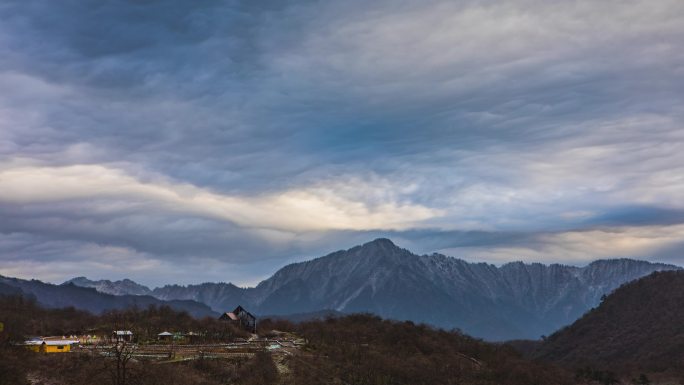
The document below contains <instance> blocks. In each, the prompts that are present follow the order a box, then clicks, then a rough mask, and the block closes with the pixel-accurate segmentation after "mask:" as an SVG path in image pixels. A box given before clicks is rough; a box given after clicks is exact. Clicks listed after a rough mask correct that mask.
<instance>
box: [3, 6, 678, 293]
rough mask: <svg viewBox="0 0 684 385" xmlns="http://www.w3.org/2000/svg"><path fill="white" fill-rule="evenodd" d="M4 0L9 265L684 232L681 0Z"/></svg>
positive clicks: (672, 243)
mask: <svg viewBox="0 0 684 385" xmlns="http://www.w3.org/2000/svg"><path fill="white" fill-rule="evenodd" d="M371 3H372V4H369V3H368V2H362V1H355V0H352V1H344V2H310V1H273V2H268V1H257V2H254V1H211V0H205V1H174V2H169V1H153V0H150V1H132V0H131V1H114V0H110V1H103V0H92V1H90V0H85V1H84V0H70V1H60V2H55V1H51V0H43V1H39V0H37V1H30V2H27V1H22V0H14V1H12V0H9V1H4V2H3V3H2V4H1V5H0V89H1V90H3V92H0V218H1V220H0V262H1V263H0V274H6V275H14V276H23V277H38V278H44V279H48V280H53V281H59V280H62V279H64V278H68V277H71V276H74V275H84V274H85V275H88V276H91V277H93V278H101V277H102V278H121V277H131V278H137V279H139V280H141V281H143V282H145V283H149V284H159V283H164V282H168V281H179V282H198V281H205V280H226V281H229V280H231V281H234V282H236V283H242V284H247V283H253V282H255V281H257V280H258V279H259V278H260V277H263V276H264V275H266V274H268V273H270V272H272V271H274V270H275V269H277V268H278V267H280V266H281V265H282V264H284V263H286V262H289V261H293V260H298V259H303V258H307V257H311V256H316V255H320V254H322V253H325V252H328V251H331V250H335V249H339V248H343V247H348V246H352V245H354V244H357V243H361V242H364V241H367V240H369V239H370V238H373V237H376V236H389V237H391V238H393V239H394V240H395V241H397V242H398V243H399V244H400V245H402V246H405V247H408V248H411V249H413V250H414V251H417V252H433V251H443V252H447V253H448V254H451V255H455V256H459V257H464V258H467V259H475V260H485V261H492V262H500V261H506V260H519V259H523V260H539V261H544V262H553V261H559V262H565V263H583V262H584V261H587V260H590V259H594V258H598V257H610V256H634V257H642V258H652V259H658V260H664V261H668V262H675V263H681V260H680V259H679V258H680V257H681V255H682V250H684V203H682V201H681V196H683V194H684V155H683V154H684V151H683V150H684V127H682V122H683V121H684V119H683V118H684V3H682V2H681V1H679V0H671V1H668V0H655V1H645V0H644V1H636V0H635V1H628V2H625V1H617V0H616V1H601V2H595V1H576V2H565V1H551V2H549V1H534V0H529V1H526V0H520V1H507V2H502V1H487V0H483V1H460V2H453V1H441V0H434V1H431V0H429V1H408V2H402V3H397V2H389V1H376V2H371Z"/></svg>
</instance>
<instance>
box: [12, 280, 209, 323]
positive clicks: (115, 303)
mask: <svg viewBox="0 0 684 385" xmlns="http://www.w3.org/2000/svg"><path fill="white" fill-rule="evenodd" d="M0 295H12V296H14V295H21V296H25V297H29V298H32V299H35V300H36V301H37V302H38V304H40V305H41V306H44V307H46V308H63V307H74V308H77V309H82V310H88V311H90V312H92V313H95V314H100V313H102V312H104V311H107V310H114V309H126V308H130V307H133V306H137V307H139V308H146V307H148V306H150V305H155V306H162V305H166V306H169V307H171V308H173V309H175V310H177V311H186V312H188V313H189V314H191V315H193V316H194V317H198V318H200V317H215V316H217V315H218V314H217V313H216V312H214V311H212V310H211V309H210V308H209V307H208V306H207V305H205V304H202V303H199V302H196V301H189V300H171V301H164V300H160V299H157V298H154V297H152V296H149V295H128V294H126V295H113V294H107V293H101V292H98V291H96V290H94V289H92V288H85V287H79V286H76V285H73V284H63V285H52V284H49V283H44V282H41V281H37V280H30V281H29V280H25V279H17V278H8V277H3V276H0Z"/></svg>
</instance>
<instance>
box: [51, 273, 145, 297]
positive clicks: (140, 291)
mask: <svg viewBox="0 0 684 385" xmlns="http://www.w3.org/2000/svg"><path fill="white" fill-rule="evenodd" d="M69 283H73V284H74V285H76V286H81V287H92V288H93V289H95V290H97V291H99V292H100V293H107V294H113V295H127V294H129V295H150V294H151V293H152V290H150V289H149V288H148V287H147V286H143V285H140V284H138V283H135V282H133V281H131V280H130V279H124V280H121V281H114V282H112V281H110V280H108V279H102V280H99V281H91V280H89V279H88V278H86V277H76V278H72V279H70V280H68V281H66V282H64V284H69Z"/></svg>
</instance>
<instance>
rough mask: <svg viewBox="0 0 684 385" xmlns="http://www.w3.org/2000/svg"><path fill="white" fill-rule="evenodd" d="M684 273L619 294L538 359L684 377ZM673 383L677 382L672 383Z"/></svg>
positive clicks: (547, 345) (557, 336)
mask: <svg viewBox="0 0 684 385" xmlns="http://www.w3.org/2000/svg"><path fill="white" fill-rule="evenodd" d="M682 320H684V271H668V272H659V273H654V274H652V275H649V276H648V277H644V278H641V279H639V280H637V281H634V282H631V283H629V284H627V285H624V286H622V287H620V288H619V289H617V290H615V292H614V293H612V294H611V295H609V296H608V297H607V298H606V299H605V300H604V301H603V302H602V303H601V304H600V306H598V307H597V308H595V309H593V310H591V311H590V312H588V313H587V314H585V315H584V316H583V317H582V318H580V319H579V320H577V321H576V322H575V323H573V324H572V325H571V326H569V327H566V328H564V329H562V330H559V331H558V332H556V333H554V334H553V335H551V336H550V337H549V338H548V339H547V340H546V341H544V342H543V343H542V345H541V348H539V349H538V351H537V353H536V356H537V357H536V358H541V359H545V360H549V361H554V362H557V363H560V364H564V365H567V366H571V367H584V366H592V367H599V368H603V369H610V370H617V371H624V370H625V369H627V370H632V371H634V372H636V373H639V372H663V371H666V370H673V371H677V372H678V374H679V378H681V375H682V374H683V373H684V366H682V358H683V357H684V322H682ZM673 383H674V382H673Z"/></svg>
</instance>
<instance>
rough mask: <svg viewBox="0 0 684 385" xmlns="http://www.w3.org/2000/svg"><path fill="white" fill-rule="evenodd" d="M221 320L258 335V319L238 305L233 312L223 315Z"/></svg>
mask: <svg viewBox="0 0 684 385" xmlns="http://www.w3.org/2000/svg"><path fill="white" fill-rule="evenodd" d="M219 319H220V320H223V321H231V322H235V323H237V324H239V325H240V326H242V327H243V328H245V329H246V330H248V331H250V332H252V333H256V317H255V316H254V315H252V313H250V312H248V311H247V310H245V309H244V308H243V307H242V306H240V305H238V307H236V308H235V310H233V311H231V312H228V313H223V314H222V315H221V317H219Z"/></svg>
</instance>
